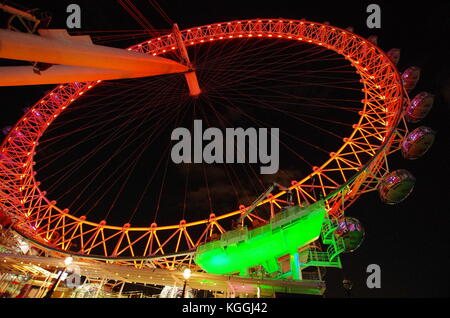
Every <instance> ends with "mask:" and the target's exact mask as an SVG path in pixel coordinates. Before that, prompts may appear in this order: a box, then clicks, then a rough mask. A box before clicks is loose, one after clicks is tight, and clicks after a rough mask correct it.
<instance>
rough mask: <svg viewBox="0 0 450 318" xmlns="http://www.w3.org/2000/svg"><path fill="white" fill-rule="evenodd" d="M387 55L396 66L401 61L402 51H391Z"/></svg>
mask: <svg viewBox="0 0 450 318" xmlns="http://www.w3.org/2000/svg"><path fill="white" fill-rule="evenodd" d="M386 54H387V56H388V57H389V59H390V60H391V61H392V63H394V64H395V65H397V64H398V61H399V60H400V49H390V50H389V52H387V53H386Z"/></svg>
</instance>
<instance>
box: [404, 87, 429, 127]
mask: <svg viewBox="0 0 450 318" xmlns="http://www.w3.org/2000/svg"><path fill="white" fill-rule="evenodd" d="M433 102H434V95H433V94H430V93H427V92H422V93H419V94H417V95H416V96H415V97H414V98H413V99H412V100H411V103H410V104H409V105H408V107H406V112H405V119H406V120H407V121H408V122H410V123H417V122H419V121H421V120H422V119H424V118H425V117H426V116H427V115H428V113H429V112H430V110H431V107H433Z"/></svg>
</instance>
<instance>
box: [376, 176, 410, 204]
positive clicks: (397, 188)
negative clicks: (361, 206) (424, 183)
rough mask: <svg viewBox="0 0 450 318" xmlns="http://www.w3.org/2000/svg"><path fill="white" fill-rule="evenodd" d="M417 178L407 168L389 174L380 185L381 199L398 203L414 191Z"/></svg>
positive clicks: (389, 202)
mask: <svg viewBox="0 0 450 318" xmlns="http://www.w3.org/2000/svg"><path fill="white" fill-rule="evenodd" d="M415 183H416V178H414V176H413V175H412V174H411V173H410V172H409V171H407V170H404V169H400V170H395V171H392V172H391V173H389V174H387V175H386V176H385V177H384V178H383V181H382V182H381V184H380V185H379V187H378V192H379V194H380V198H381V201H383V202H384V203H387V204H396V203H400V202H402V201H403V200H405V199H406V198H407V197H408V195H409V194H410V193H411V192H412V190H413V188H414V184H415Z"/></svg>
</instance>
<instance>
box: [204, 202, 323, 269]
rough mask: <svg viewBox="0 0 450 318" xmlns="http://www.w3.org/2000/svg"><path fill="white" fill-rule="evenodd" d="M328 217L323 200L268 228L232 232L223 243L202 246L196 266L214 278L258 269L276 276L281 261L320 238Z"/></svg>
mask: <svg viewBox="0 0 450 318" xmlns="http://www.w3.org/2000/svg"><path fill="white" fill-rule="evenodd" d="M325 213H326V210H325V206H324V203H323V201H322V200H321V201H319V202H316V203H314V204H312V205H309V206H307V207H305V208H302V207H299V206H295V207H291V208H288V209H286V210H285V211H283V212H281V213H279V214H278V215H276V216H275V217H274V218H273V219H272V220H271V222H270V223H269V224H267V225H264V226H261V227H258V228H256V229H253V230H248V228H247V227H243V228H240V229H237V230H234V231H229V232H226V233H224V234H222V236H221V238H220V240H218V241H213V242H209V243H206V244H204V245H201V246H199V247H198V249H197V253H196V256H195V263H196V264H197V265H199V266H200V267H201V268H202V269H203V270H205V271H206V272H208V273H212V274H232V273H238V272H239V273H244V272H245V271H246V270H247V269H249V268H251V267H255V266H258V265H262V266H263V267H264V269H265V270H266V271H267V272H268V273H273V272H275V271H277V270H279V265H278V262H277V259H278V258H279V257H281V256H284V255H287V254H291V255H293V254H296V253H297V252H298V249H299V248H300V247H302V246H305V245H307V244H310V243H311V242H313V241H315V240H316V239H317V238H319V236H320V233H321V228H322V224H323V222H324V219H325Z"/></svg>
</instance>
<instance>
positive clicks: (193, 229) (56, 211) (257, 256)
mask: <svg viewBox="0 0 450 318" xmlns="http://www.w3.org/2000/svg"><path fill="white" fill-rule="evenodd" d="M128 50H129V51H132V52H133V51H134V52H139V53H144V54H147V55H149V56H157V57H164V58H166V59H171V60H175V61H179V62H180V63H182V64H183V65H186V66H188V68H189V70H188V71H186V72H185V71H183V72H182V73H177V72H175V73H172V74H169V75H158V76H156V77H150V78H145V79H128V80H123V81H114V82H108V81H101V80H96V81H88V82H73V83H67V84H61V85H58V86H57V87H56V88H54V89H53V90H51V92H49V93H47V94H45V96H43V97H42V98H41V99H40V100H39V101H38V102H36V103H35V104H34V105H33V106H32V107H30V108H29V110H28V111H27V112H26V113H25V114H24V116H23V117H22V118H21V119H20V120H19V121H18V122H17V124H16V125H15V126H14V127H13V128H12V129H11V130H10V132H9V133H8V135H7V137H6V138H5V140H4V141H3V143H2V145H1V148H0V180H1V184H2V189H1V199H0V211H1V213H2V215H5V217H8V219H9V220H11V221H12V223H13V227H14V229H16V230H17V231H18V232H19V233H21V234H22V235H24V236H26V237H27V238H28V239H30V240H31V241H32V242H33V244H35V245H36V246H40V248H43V249H45V250H47V251H49V252H50V253H55V254H56V255H61V254H69V255H72V256H74V257H80V258H83V259H89V258H92V259H96V260H107V261H111V262H116V263H118V264H123V265H131V266H141V267H142V266H156V267H160V268H164V269H169V270H170V269H175V268H179V267H181V266H189V267H192V268H195V269H197V270H204V271H206V272H208V273H215V274H227V275H228V274H233V273H240V274H241V275H251V271H252V270H253V269H255V268H256V267H258V268H260V269H261V270H262V271H264V273H265V275H268V276H271V275H272V276H271V277H291V278H292V279H301V277H302V273H301V270H302V266H303V268H304V269H305V270H306V268H309V267H341V263H340V260H339V255H340V254H341V253H344V252H351V251H353V250H355V249H356V248H357V247H358V246H359V245H360V244H361V241H362V239H363V237H364V229H363V227H362V225H361V224H360V222H359V221H358V220H357V219H356V218H354V217H349V216H348V215H347V213H348V208H349V206H350V205H351V204H352V203H353V202H354V201H355V200H357V199H358V198H359V197H360V196H361V195H363V194H365V193H367V192H371V191H378V192H379V195H380V198H381V200H382V201H383V202H385V203H388V204H395V203H398V202H401V201H402V200H404V199H405V198H406V197H407V196H408V195H409V193H410V192H411V191H412V189H413V187H414V183H415V178H414V176H413V175H412V174H411V173H410V172H408V171H406V170H403V169H400V170H392V168H391V167H390V166H389V163H388V156H389V155H391V154H392V153H394V152H396V151H399V150H401V152H402V154H403V156H404V157H405V158H406V159H417V158H419V157H421V156H422V155H423V154H425V152H426V151H427V150H428V149H429V148H430V146H431V145H432V143H433V141H434V135H435V133H434V131H433V130H431V129H430V128H428V127H425V126H421V127H418V128H415V129H414V130H413V131H411V132H409V129H408V127H407V122H408V123H411V124H415V123H417V122H419V121H420V120H421V119H423V118H424V117H425V116H426V115H427V113H428V112H429V110H430V109H431V106H432V104H433V95H431V94H429V93H425V92H424V93H420V94H418V95H417V96H416V97H414V98H413V99H412V100H410V98H409V97H408V93H410V92H412V91H413V89H414V87H415V85H416V83H417V81H418V79H419V74H420V70H419V69H418V68H409V69H407V70H406V71H404V72H403V74H400V73H399V71H398V70H397V67H396V64H397V62H398V60H399V57H400V55H399V54H400V53H399V50H396V49H393V50H391V51H389V52H388V53H385V52H383V51H382V50H381V49H380V48H379V47H378V46H377V45H376V41H375V40H374V39H369V40H368V39H365V38H362V37H360V36H358V35H356V34H355V33H353V32H352V31H350V30H345V29H341V28H337V27H333V26H331V25H329V24H327V23H316V22H309V21H305V20H286V19H251V20H237V21H230V22H222V23H214V24H210V25H204V26H200V27H193V28H189V29H186V30H182V31H179V30H178V28H177V27H176V28H174V30H173V32H172V33H169V34H167V35H164V36H160V37H156V38H151V39H148V40H146V41H144V42H141V43H139V44H136V45H134V46H132V47H130V48H128ZM180 74H182V76H180ZM186 83H187V84H186ZM66 114H67V115H66ZM196 118H202V119H204V120H205V122H206V123H207V124H208V125H209V126H213V125H216V126H219V127H229V126H232V125H242V126H247V127H248V126H256V127H280V131H281V135H280V143H281V146H280V147H281V148H282V149H281V154H282V155H284V156H285V158H288V159H286V162H289V164H286V165H285V166H283V163H282V167H281V169H280V173H279V174H277V175H276V176H274V177H269V178H263V177H261V176H258V175H257V173H255V167H254V166H251V165H248V164H242V165H240V166H239V167H237V168H234V167H232V168H230V167H219V168H217V167H213V168H211V167H208V166H205V165H201V166H200V168H199V166H195V165H194V164H192V165H181V166H176V165H174V164H173V163H172V162H170V160H169V158H170V156H169V152H170V142H169V139H167V136H168V134H169V133H170V131H171V130H172V129H174V128H176V127H178V126H188V127H189V128H190V127H191V126H189V125H190V123H192V121H193V120H194V119H196ZM149 123H150V124H149ZM123 132H125V133H123ZM141 158H146V159H145V161H146V163H145V164H144V165H143V164H142V162H141ZM282 158H283V157H282ZM320 160H321V161H320ZM291 163H294V164H292V165H290V164H291ZM111 167H115V169H113V170H111ZM219 171H220V173H219ZM217 174H219V175H220V176H221V177H220V176H219V177H217ZM41 175H42V178H43V179H45V180H42V181H41ZM155 180H157V181H155ZM218 180H219V181H218ZM224 180H225V181H224ZM274 182H277V184H281V185H279V186H278V185H277V186H272V187H271V188H270V189H269V191H267V188H268V187H269V186H270V185H271V184H273V183H274ZM130 184H134V185H135V187H133V188H131V186H130ZM136 189H140V190H142V191H140V192H139V193H135V192H136ZM55 197H57V198H58V202H57V201H55V200H54V198H55ZM256 198H257V200H255V199H256ZM61 202H62V204H61ZM131 202H133V203H131ZM68 206H70V209H69V208H68ZM99 211H100V212H99ZM170 213H171V214H170ZM118 215H119V217H117V216H118ZM139 215H140V216H139ZM168 215H170V217H169V216H168ZM110 220H113V221H110ZM121 220H125V221H123V222H122V224H120V223H114V222H120V221H121ZM299 233H300V234H299ZM289 256H291V257H290V258H289ZM286 257H287V258H288V260H287V263H288V264H289V266H288V268H287V269H285V268H284V265H283V264H284V263H283V260H284V258H286ZM299 263H301V264H302V265H301V266H300V271H294V270H293V267H294V266H296V267H297V268H298V267H299V266H298V264H299ZM286 273H289V274H286ZM283 275H284V276H283Z"/></svg>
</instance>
